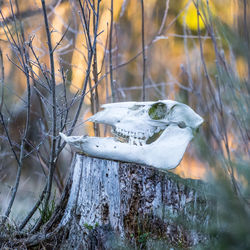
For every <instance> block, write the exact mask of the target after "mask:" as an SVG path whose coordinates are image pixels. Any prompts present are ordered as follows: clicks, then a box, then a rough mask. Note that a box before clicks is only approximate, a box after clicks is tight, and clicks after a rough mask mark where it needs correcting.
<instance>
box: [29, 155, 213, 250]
mask: <svg viewBox="0 0 250 250" xmlns="http://www.w3.org/2000/svg"><path fill="white" fill-rule="evenodd" d="M205 186H206V185H205V184H204V183H202V182H201V181H199V180H191V179H186V180H185V179H181V178H180V177H178V176H176V175H174V174H172V173H169V172H163V171H160V170H158V169H155V168H151V167H148V166H141V165H138V164H134V163H123V162H118V161H111V160H104V159H97V158H92V157H88V156H85V155H80V154H76V155H75V156H74V159H73V162H72V165H71V176H70V178H69V180H68V183H67V185H66V190H65V191H64V193H63V196H62V199H61V202H60V204H59V206H58V207H57V208H56V211H55V213H54V215H53V216H52V218H51V219H50V221H49V222H48V223H47V225H46V226H45V229H44V230H45V232H46V233H43V234H42V235H40V237H38V236H36V237H35V236H34V238H33V239H32V238H30V239H29V243H28V244H27V245H29V246H32V245H33V246H34V245H35V244H37V243H39V242H41V241H43V244H45V245H47V246H49V245H50V244H52V245H53V246H55V245H56V247H57V248H60V249H72V248H73V249H131V248H134V247H135V246H136V247H138V248H139V249H161V247H160V245H159V244H160V243H159V242H161V243H162V244H163V245H162V246H164V247H165V248H162V249H166V247H167V246H169V247H181V248H186V247H190V246H194V245H197V244H198V243H204V242H206V241H207V236H206V235H205V234H204V233H201V231H202V229H204V227H205V228H207V226H208V224H209V214H210V208H211V200H210V199H207V197H205V195H204V188H205ZM157 244H158V245H157ZM155 247H156V248H155Z"/></svg>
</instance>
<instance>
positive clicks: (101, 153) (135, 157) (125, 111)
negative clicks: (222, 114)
mask: <svg viewBox="0 0 250 250" xmlns="http://www.w3.org/2000/svg"><path fill="white" fill-rule="evenodd" d="M102 107H103V108H104V110H102V111H100V112H98V113H96V114H95V115H93V116H92V117H90V119H89V120H90V121H92V122H96V123H103V124H106V125H110V126H112V133H113V134H114V136H115V137H105V138H100V137H89V136H70V137H67V136H65V135H64V134H62V133H60V135H61V137H62V138H63V139H64V140H65V141H66V142H68V143H69V144H70V145H71V146H73V148H74V149H76V150H77V151H80V152H83V153H85V154H87V155H90V156H94V157H99V158H104V159H112V160H119V161H125V162H134V163H139V164H146V165H150V166H154V167H156V168H161V169H172V168H175V167H177V166H178V165H179V163H180V161H181V159H182V157H183V155H184V152H185V150H186V147H187V145H188V143H189V142H190V141H191V139H192V138H193V136H194V132H196V131H197V129H198V128H199V126H200V125H201V124H202V122H203V119H202V118H201V117H200V116H199V115H198V114H196V113H195V112H194V111H193V110H192V109H191V108H190V107H189V106H187V105H185V104H182V103H179V102H176V101H171V100H163V101H157V102H120V103H111V104H105V105H103V106H102Z"/></svg>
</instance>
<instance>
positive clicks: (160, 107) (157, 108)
mask: <svg viewBox="0 0 250 250" xmlns="http://www.w3.org/2000/svg"><path fill="white" fill-rule="evenodd" d="M166 114H167V105H166V104H164V103H162V102H157V103H155V104H153V105H152V106H151V108H150V109H149V111H148V115H149V116H150V118H151V119H153V120H161V119H163V118H165V116H166Z"/></svg>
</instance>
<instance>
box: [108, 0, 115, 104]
mask: <svg viewBox="0 0 250 250" xmlns="http://www.w3.org/2000/svg"><path fill="white" fill-rule="evenodd" d="M110 4H111V7H110V30H109V76H110V87H111V95H112V102H115V101H116V93H115V86H114V79H113V58H112V56H113V53H112V43H113V25H114V21H113V18H114V13H113V8H114V7H113V0H110Z"/></svg>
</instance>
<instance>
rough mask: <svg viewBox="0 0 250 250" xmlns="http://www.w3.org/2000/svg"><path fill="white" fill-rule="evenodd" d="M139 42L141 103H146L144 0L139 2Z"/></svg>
mask: <svg viewBox="0 0 250 250" xmlns="http://www.w3.org/2000/svg"><path fill="white" fill-rule="evenodd" d="M141 41H142V59H143V62H142V65H143V71H142V101H146V82H145V78H146V53H145V32H144V0H141Z"/></svg>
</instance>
